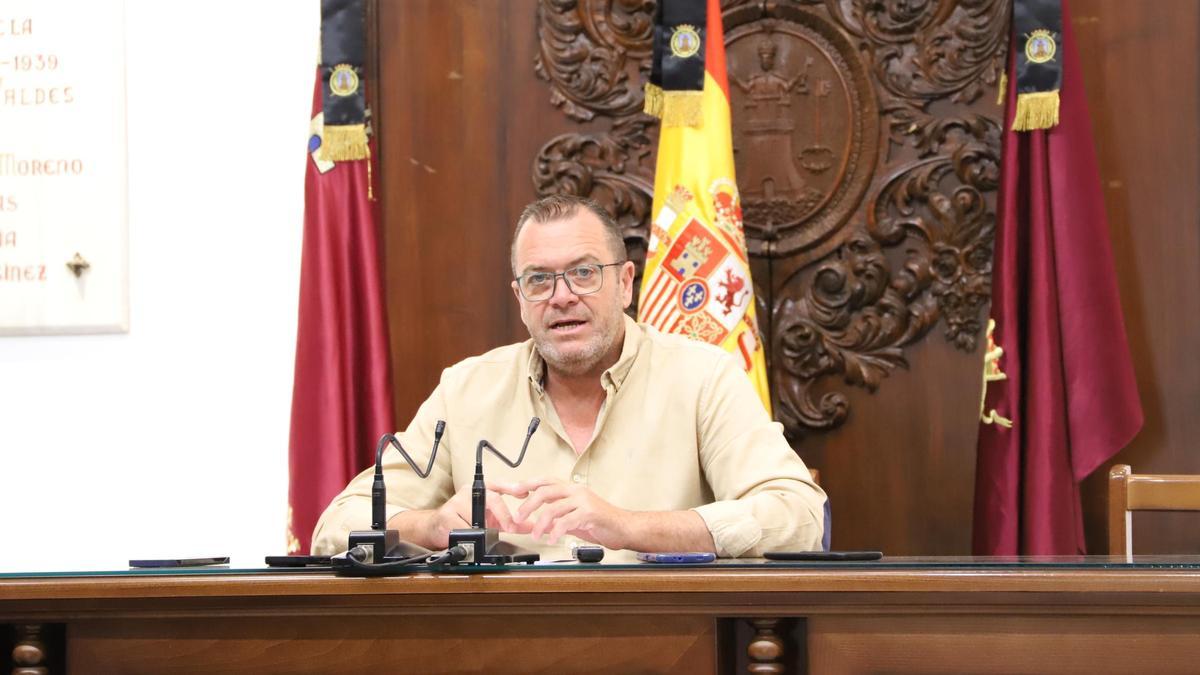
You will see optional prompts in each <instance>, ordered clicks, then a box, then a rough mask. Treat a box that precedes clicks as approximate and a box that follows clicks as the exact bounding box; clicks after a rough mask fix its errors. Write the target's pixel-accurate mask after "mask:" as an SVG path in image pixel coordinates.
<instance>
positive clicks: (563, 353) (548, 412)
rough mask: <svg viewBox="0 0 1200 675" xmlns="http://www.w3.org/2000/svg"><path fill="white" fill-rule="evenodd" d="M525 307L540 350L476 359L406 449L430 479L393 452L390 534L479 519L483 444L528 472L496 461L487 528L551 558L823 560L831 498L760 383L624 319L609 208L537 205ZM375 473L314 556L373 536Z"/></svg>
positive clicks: (431, 539) (439, 392) (433, 534)
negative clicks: (588, 553) (476, 499)
mask: <svg viewBox="0 0 1200 675" xmlns="http://www.w3.org/2000/svg"><path fill="white" fill-rule="evenodd" d="M511 256H512V267H513V275H514V277H515V280H514V281H513V282H512V288H513V293H514V295H515V296H516V299H517V303H518V304H519V305H520V309H521V320H522V321H523V322H524V323H525V326H526V327H527V328H528V329H529V334H530V337H531V339H530V340H527V341H525V342H523V343H520V344H515V345H509V346H507V347H501V348H499V349H495V350H493V351H491V352H488V353H487V354H484V355H482V356H477V357H473V358H469V359H466V360H465V361H462V362H461V363H458V364H456V365H454V366H451V367H450V368H447V369H446V370H445V371H444V372H443V373H442V378H441V382H440V383H439V384H438V386H437V388H436V389H435V390H434V392H433V394H432V395H431V396H430V397H429V399H428V400H426V401H425V403H424V404H422V406H421V408H420V410H418V411H417V415H416V417H415V418H413V421H412V423H411V424H410V425H409V427H408V430H407V431H405V432H404V434H402V435H401V442H402V443H403V445H404V448H405V450H407V451H408V453H409V454H410V455H412V456H413V458H414V460H415V461H416V462H417V463H418V464H422V465H423V464H425V463H426V462H427V461H428V453H429V448H430V446H431V445H432V439H433V430H434V427H435V425H436V423H437V420H445V421H446V430H445V435H444V437H443V439H442V445H441V449H440V450H439V452H438V457H437V460H436V462H435V464H434V468H433V470H432V473H431V474H430V476H429V478H428V479H427V480H424V481H423V480H421V479H420V477H419V476H417V475H416V474H415V473H414V472H413V471H411V470H410V469H409V467H408V465H407V464H406V463H405V461H404V459H403V458H402V457H401V456H400V455H399V453H398V452H396V451H395V450H394V449H389V450H388V452H387V455H386V458H385V465H384V470H385V472H386V475H387V482H388V493H387V494H388V508H387V518H388V527H389V528H392V529H395V530H398V531H399V532H400V537H401V538H402V539H405V540H407V541H410V542H412V543H415V544H419V545H421V546H425V547H427V548H430V549H441V548H445V547H446V545H447V541H448V537H449V532H450V530H452V529H455V528H460V527H467V526H468V525H469V521H470V518H471V515H470V514H471V506H470V488H471V481H472V479H473V477H474V461H475V447H476V444H477V443H478V441H479V440H480V439H487V440H488V441H490V442H491V443H492V444H493V445H496V446H497V447H498V448H499V449H500V450H501V451H502V452H504V453H505V454H506V455H507V456H508V457H509V458H510V459H516V455H517V452H518V451H519V449H520V443H521V441H522V440H523V439H524V435H525V432H526V428H527V426H528V424H529V420H530V418H532V417H535V416H536V417H539V418H541V420H542V423H541V427H540V428H539V430H538V431H537V433H536V434H535V435H534V437H533V440H532V441H531V442H530V445H529V450H528V454H527V455H526V457H525V460H524V462H523V463H522V464H521V466H519V467H517V468H515V469H514V468H510V467H508V466H506V465H505V464H503V463H502V462H501V461H500V460H499V459H498V458H496V457H493V456H491V455H489V454H486V453H485V455H484V464H485V467H484V468H485V475H486V476H487V481H488V489H489V493H490V494H489V495H488V502H487V504H488V512H487V519H488V525H489V526H492V527H497V528H498V529H499V530H500V531H501V532H502V533H505V534H503V536H504V537H505V538H506V539H509V540H511V541H512V542H513V543H515V544H517V545H519V546H523V547H526V548H529V549H533V550H535V551H538V552H540V553H541V554H542V555H543V557H544V558H546V559H557V558H563V557H568V556H569V554H568V551H569V549H570V546H571V545H572V544H574V543H579V542H580V541H586V542H593V543H596V544H600V545H602V546H604V547H605V548H607V549H610V550H611V551H621V553H618V554H613V555H610V556H609V557H606V560H620V559H629V558H631V557H632V552H633V551H660V552H661V551H712V552H715V553H717V554H718V555H721V556H730V557H737V556H757V555H760V554H761V553H762V552H763V551H768V550H807V549H819V548H820V546H821V535H822V531H823V522H822V520H823V517H822V514H823V507H824V502H825V495H824V493H823V492H822V491H821V489H820V488H819V487H817V486H816V485H815V484H814V483H813V482H812V478H811V476H810V474H809V472H808V469H807V468H805V466H804V463H803V462H801V461H800V459H799V458H798V457H796V455H795V453H794V452H792V450H791V448H789V447H788V444H787V442H786V441H785V440H784V438H783V435H782V427H781V426H780V425H779V424H778V423H775V422H772V421H771V420H770V417H769V416H768V415H767V413H766V410H765V409H764V408H763V406H762V403H761V402H760V400H759V398H758V396H757V394H756V393H755V392H754V389H753V387H752V386H751V384H750V382H749V379H748V378H747V377H746V375H745V373H744V372H743V371H742V370H741V368H740V367H739V366H738V365H737V363H736V362H735V361H734V359H733V358H732V357H731V356H729V355H728V354H726V353H725V352H724V351H722V350H721V349H719V348H717V347H714V346H711V345H707V344H702V343H698V342H693V341H691V340H688V339H686V338H683V337H680V336H675V335H663V334H661V333H659V332H657V331H656V330H654V329H653V328H651V327H649V326H645V325H640V324H637V323H635V322H634V321H632V320H631V319H629V318H628V317H626V316H625V314H624V311H623V310H624V309H625V308H626V307H628V306H629V304H630V303H631V301H632V299H633V274H634V267H633V263H631V262H629V261H628V260H625V246H624V243H623V240H622V237H621V232H620V229H619V228H618V227H617V225H616V223H615V222H613V221H612V219H611V218H610V217H609V216H608V214H607V213H606V212H605V211H604V210H603V209H601V208H600V207H599V206H598V205H596V204H595V203H594V202H591V201H589V200H585V199H580V198H577V197H569V196H554V197H547V198H545V199H541V200H539V201H537V202H534V203H533V204H531V205H529V206H528V207H527V208H526V209H525V211H524V213H522V214H521V217H520V219H519V220H518V222H517V228H516V231H515V233H514V238H513V247H512V253H511ZM371 474H372V471H371V470H370V469H368V470H367V471H364V472H363V473H362V474H360V475H359V476H358V477H356V478H355V479H354V480H353V481H352V482H351V483H350V485H349V486H348V487H347V488H346V489H345V490H344V491H343V492H342V494H340V495H338V497H336V498H335V499H334V500H333V503H332V504H330V506H329V508H327V509H326V510H325V513H324V514H322V516H321V520H320V521H319V522H318V523H317V527H316V530H315V532H314V534H313V551H314V553H317V554H328V553H332V552H336V551H341V550H344V549H345V548H346V545H347V536H348V534H349V532H350V531H351V530H354V529H366V528H367V527H368V526H369V522H370V511H371V509H370V494H371Z"/></svg>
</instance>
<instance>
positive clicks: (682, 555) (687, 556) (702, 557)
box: [637, 551, 717, 565]
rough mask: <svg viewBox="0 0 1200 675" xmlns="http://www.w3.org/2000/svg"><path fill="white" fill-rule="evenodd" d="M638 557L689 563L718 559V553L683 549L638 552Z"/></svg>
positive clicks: (648, 560) (646, 560) (645, 560)
mask: <svg viewBox="0 0 1200 675" xmlns="http://www.w3.org/2000/svg"><path fill="white" fill-rule="evenodd" d="M637 559H638V560H641V561H642V562H648V563H671V564H676V565H688V564H695V563H710V562H712V561H714V560H716V559H717V554H716V553H705V552H701V551H683V552H678V553H638V554H637Z"/></svg>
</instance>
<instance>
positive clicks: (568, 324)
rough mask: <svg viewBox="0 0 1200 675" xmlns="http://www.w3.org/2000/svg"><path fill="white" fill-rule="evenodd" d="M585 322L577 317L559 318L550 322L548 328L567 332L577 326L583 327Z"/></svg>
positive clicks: (558, 331)
mask: <svg viewBox="0 0 1200 675" xmlns="http://www.w3.org/2000/svg"><path fill="white" fill-rule="evenodd" d="M585 323H587V322H586V321H580V320H579V319H559V320H557V321H551V322H550V330H552V331H554V332H555V333H569V332H571V331H573V330H575V329H577V328H581V327H583V325H584V324H585Z"/></svg>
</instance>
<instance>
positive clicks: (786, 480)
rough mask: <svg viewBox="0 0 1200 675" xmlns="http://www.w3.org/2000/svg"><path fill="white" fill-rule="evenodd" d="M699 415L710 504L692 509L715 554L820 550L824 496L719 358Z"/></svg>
mask: <svg viewBox="0 0 1200 675" xmlns="http://www.w3.org/2000/svg"><path fill="white" fill-rule="evenodd" d="M699 415H700V419H699V429H698V432H699V442H700V462H701V466H702V468H703V470H704V474H705V478H706V479H707V481H708V484H709V486H710V487H711V488H712V491H713V496H714V498H715V500H716V501H714V502H713V503H711V504H705V505H704V506H699V507H696V508H695V509H693V510H694V511H696V512H697V513H699V514H700V517H701V518H703V519H704V522H705V524H706V525H707V526H708V531H709V532H710V533H711V534H712V538H713V542H714V543H715V544H716V548H717V554H718V555H721V556H725V557H733V558H736V557H742V556H745V557H758V556H761V555H762V553H763V552H764V551H808V550H820V549H821V536H822V534H823V533H824V528H825V524H824V508H825V499H826V496H825V493H824V491H822V490H821V488H820V487H818V486H817V484H816V483H814V482H813V480H812V475H811V474H810V473H809V471H808V467H806V466H805V465H804V462H803V461H801V459H800V458H799V457H798V456H796V453H795V452H794V451H793V450H792V448H791V446H789V445H788V443H787V440H786V439H785V438H784V436H783V425H781V424H779V423H778V422H774V421H772V420H771V417H770V415H768V414H767V411H766V409H765V408H764V407H763V405H762V401H761V399H759V397H758V394H757V393H756V392H755V391H754V387H753V386H752V385H751V383H750V379H749V378H747V377H746V374H745V373H744V372H742V370H741V368H739V367H738V365H737V363H736V362H735V361H734V360H733V358H731V357H728V356H724V355H723V356H722V358H720V359H719V361H718V363H717V365H716V367H715V368H714V370H713V373H712V375H711V376H710V377H709V379H708V381H707V382H706V383H705V385H704V387H703V389H702V390H701V393H700V401H699Z"/></svg>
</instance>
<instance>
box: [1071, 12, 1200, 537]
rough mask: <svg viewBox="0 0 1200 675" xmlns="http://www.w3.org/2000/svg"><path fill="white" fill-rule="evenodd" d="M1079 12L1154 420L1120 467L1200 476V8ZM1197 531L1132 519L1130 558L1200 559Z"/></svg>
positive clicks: (1130, 317) (1099, 481)
mask: <svg viewBox="0 0 1200 675" xmlns="http://www.w3.org/2000/svg"><path fill="white" fill-rule="evenodd" d="M1071 13H1072V23H1073V26H1074V28H1075V35H1076V37H1077V40H1078V44H1079V50H1080V54H1081V55H1082V57H1083V58H1082V63H1083V76H1084V86H1085V87H1086V88H1087V94H1088V105H1089V112H1090V114H1091V118H1092V125H1093V134H1094V136H1095V139H1096V150H1097V155H1098V159H1099V163H1100V175H1101V181H1102V183H1103V185H1104V196H1105V203H1106V205H1107V208H1108V221H1109V229H1110V232H1111V237H1112V243H1113V255H1114V259H1115V263H1116V270H1117V276H1118V282H1119V284H1120V291H1121V303H1122V308H1123V310H1124V314H1125V326H1126V331H1127V332H1128V335H1129V342H1130V348H1131V351H1132V353H1133V359H1134V368H1135V370H1136V372H1137V380H1138V390H1139V392H1140V394H1141V398H1142V405H1143V407H1144V410H1145V413H1146V425H1145V427H1144V428H1143V429H1142V432H1141V434H1139V435H1138V437H1137V438H1135V439H1134V441H1133V443H1132V444H1131V445H1130V446H1129V447H1128V448H1126V449H1125V450H1124V451H1122V452H1121V453H1120V454H1118V455H1117V456H1116V457H1115V458H1114V460H1113V462H1112V464H1129V465H1131V466H1132V467H1133V470H1134V472H1135V473H1200V443H1198V441H1197V439H1200V415H1198V414H1197V412H1198V410H1200V358H1197V355H1196V354H1197V350H1198V349H1200V265H1197V262H1196V261H1197V260H1200V190H1198V189H1197V186H1200V131H1198V122H1200V101H1198V100H1197V98H1198V93H1200V88H1198V87H1197V82H1198V81H1200V35H1198V30H1200V5H1198V4H1197V3H1196V2H1194V0H1136V1H1133V2H1131V1H1128V0H1072V2H1071ZM1064 86H1069V85H1064ZM1108 469H1109V466H1104V467H1102V468H1101V469H1100V470H1097V471H1096V472H1095V474H1093V475H1092V476H1091V477H1090V478H1089V479H1088V480H1087V481H1086V482H1085V484H1084V489H1083V496H1084V515H1085V525H1086V530H1087V537H1088V548H1089V550H1090V551H1093V552H1100V551H1104V550H1106V548H1107V540H1106V534H1105V533H1106V520H1105V518H1106V511H1105V508H1106V494H1105V490H1106V477H1107V475H1108ZM1198 527H1200V516H1197V515H1196V514H1190V513H1169V514H1168V513H1162V514H1159V513H1138V514H1135V516H1134V532H1135V536H1134V548H1133V550H1134V552H1135V553H1200V538H1198V537H1196V532H1197V528H1198Z"/></svg>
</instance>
